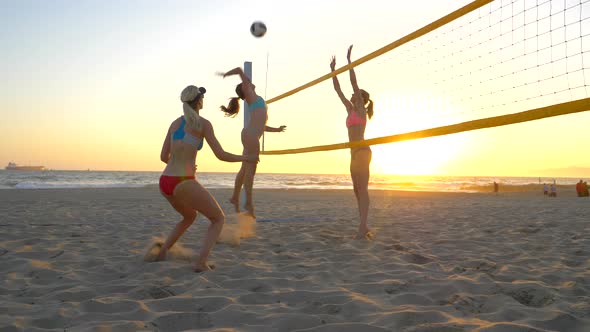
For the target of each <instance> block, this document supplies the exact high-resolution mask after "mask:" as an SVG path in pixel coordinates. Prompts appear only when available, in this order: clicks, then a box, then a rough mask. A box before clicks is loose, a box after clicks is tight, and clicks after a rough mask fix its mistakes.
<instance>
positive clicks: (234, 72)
mask: <svg viewBox="0 0 590 332" xmlns="http://www.w3.org/2000/svg"><path fill="white" fill-rule="evenodd" d="M218 74H219V75H220V76H223V78H226V77H227V76H231V75H240V79H241V80H242V82H247V83H250V79H249V78H248V76H246V74H244V70H242V68H241V67H236V68H234V69H232V70H230V71H228V72H225V73H223V72H220V73H218Z"/></svg>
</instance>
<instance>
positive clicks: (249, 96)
mask: <svg viewBox="0 0 590 332" xmlns="http://www.w3.org/2000/svg"><path fill="white" fill-rule="evenodd" d="M217 74H218V75H220V76H222V77H223V78H226V77H227V76H231V75H239V76H240V79H241V80H242V91H244V97H245V99H246V102H247V103H248V104H253V103H254V102H255V101H256V98H258V96H257V95H256V93H254V89H253V87H252V82H250V79H249V78H248V76H246V74H245V73H244V70H242V68H241V67H236V68H234V69H232V70H230V71H228V72H225V73H224V72H218V73H217Z"/></svg>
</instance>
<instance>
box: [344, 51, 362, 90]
mask: <svg viewBox="0 0 590 332" xmlns="http://www.w3.org/2000/svg"><path fill="white" fill-rule="evenodd" d="M351 52H352V45H350V47H349V48H348V53H347V54H346V58H347V59H348V64H351V61H350V53H351ZM348 72H349V73H350V84H352V90H353V91H354V92H355V93H358V92H359V85H358V84H357V82H356V74H355V73H354V68H350V69H349V70H348Z"/></svg>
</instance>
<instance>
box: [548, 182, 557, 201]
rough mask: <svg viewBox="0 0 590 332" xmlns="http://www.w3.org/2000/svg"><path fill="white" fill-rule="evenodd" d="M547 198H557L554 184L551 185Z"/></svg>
mask: <svg viewBox="0 0 590 332" xmlns="http://www.w3.org/2000/svg"><path fill="white" fill-rule="evenodd" d="M549 197H557V186H556V185H555V182H553V183H552V184H551V192H550V193H549Z"/></svg>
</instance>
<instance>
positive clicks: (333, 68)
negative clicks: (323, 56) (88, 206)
mask: <svg viewBox="0 0 590 332" xmlns="http://www.w3.org/2000/svg"><path fill="white" fill-rule="evenodd" d="M330 69H332V71H334V70H336V57H335V56H332V61H330Z"/></svg>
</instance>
